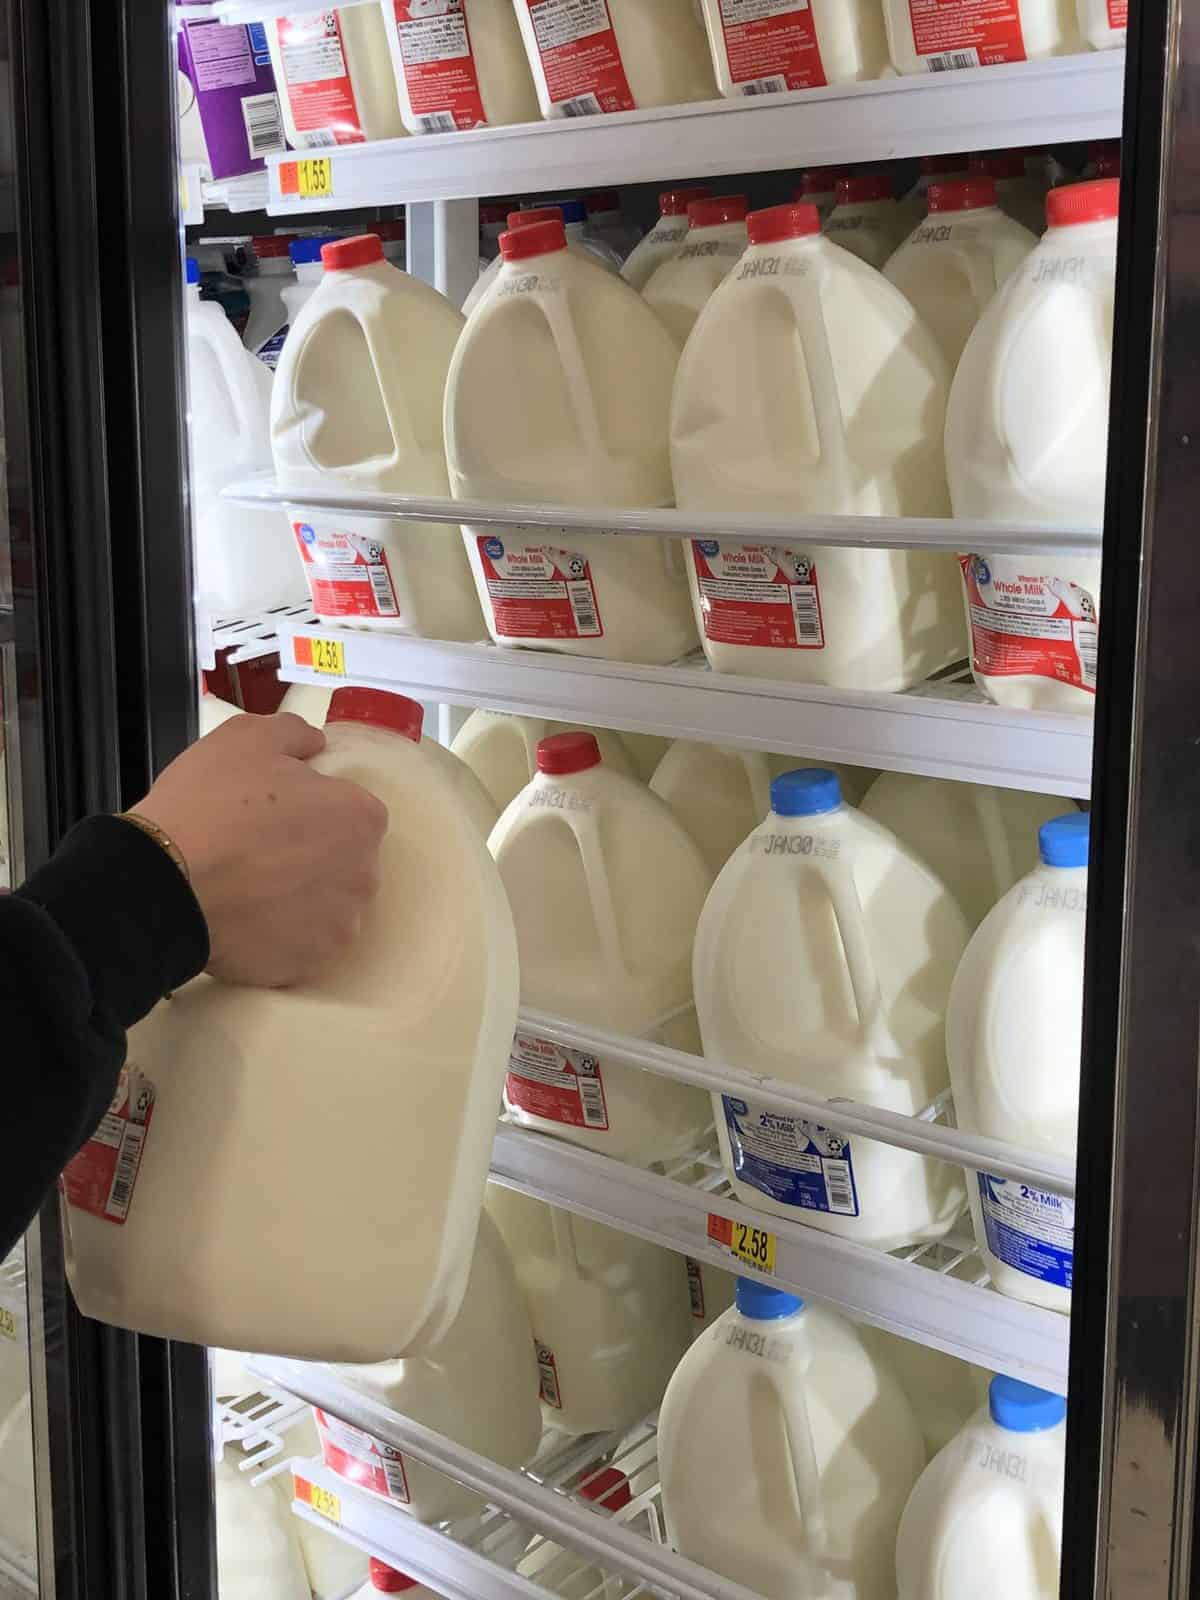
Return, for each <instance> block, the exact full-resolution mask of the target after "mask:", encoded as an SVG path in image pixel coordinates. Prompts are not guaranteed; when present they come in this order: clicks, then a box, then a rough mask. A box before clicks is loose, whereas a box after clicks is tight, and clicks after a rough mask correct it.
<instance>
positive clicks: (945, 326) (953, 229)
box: [883, 177, 1037, 372]
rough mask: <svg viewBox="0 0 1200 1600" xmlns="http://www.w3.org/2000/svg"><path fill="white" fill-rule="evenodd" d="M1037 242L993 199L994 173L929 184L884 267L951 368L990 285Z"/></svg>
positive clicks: (997, 282)
mask: <svg viewBox="0 0 1200 1600" xmlns="http://www.w3.org/2000/svg"><path fill="white" fill-rule="evenodd" d="M1036 243H1037V239H1036V237H1035V236H1034V235H1033V234H1032V233H1030V231H1029V229H1028V228H1023V227H1022V226H1021V224H1020V223H1019V222H1015V221H1014V220H1013V218H1012V217H1009V216H1006V215H1005V214H1004V212H1003V211H1001V210H1000V208H999V206H998V205H997V204H996V185H995V181H994V179H992V178H988V177H978V178H959V179H957V180H955V179H951V180H950V181H949V182H947V183H935V184H931V185H930V188H929V215H928V217H927V219H926V220H925V221H924V222H922V223H921V224H920V225H919V226H918V227H917V228H915V229H914V230H913V232H912V233H910V234H909V236H908V238H907V239H906V240H905V241H904V243H903V244H902V245H901V246H900V248H899V249H898V250H897V251H896V253H895V254H894V255H893V256H892V257H891V259H890V260H889V261H888V263H887V265H886V266H885V267H884V269H883V275H884V277H885V278H886V279H887V280H888V282H889V283H894V284H895V285H896V287H897V289H899V290H900V292H901V293H902V294H904V295H907V296H908V298H909V300H911V301H912V303H913V305H914V306H915V307H916V309H917V311H918V312H919V314H920V316H921V319H922V320H923V322H924V323H925V326H926V327H927V328H928V329H929V331H930V332H931V333H932V334H933V336H934V338H935V339H936V340H937V342H938V344H939V345H940V346H941V350H942V354H943V355H944V356H945V358H946V361H947V363H948V364H949V367H950V370H951V371H952V372H953V371H954V369H955V368H956V367H957V366H958V362H959V358H960V357H961V355H962V353H963V347H964V346H965V345H966V342H967V340H968V338H969V337H970V335H971V333H972V331H973V330H974V327H975V324H976V323H977V322H978V321H979V318H980V317H981V316H982V315H983V312H984V310H985V309H986V308H987V306H988V304H989V302H990V301H991V299H992V296H993V295H994V294H995V292H996V290H997V289H998V288H999V287H1000V286H1001V284H1003V283H1004V282H1006V281H1007V279H1008V278H1009V277H1010V276H1011V274H1012V273H1014V272H1015V271H1016V270H1017V268H1018V267H1019V266H1020V265H1021V263H1022V261H1024V259H1025V257H1026V256H1027V255H1028V254H1029V252H1030V251H1031V250H1032V249H1033V247H1034V245H1035V244H1036Z"/></svg>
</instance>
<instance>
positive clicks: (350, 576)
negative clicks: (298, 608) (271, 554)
mask: <svg viewBox="0 0 1200 1600" xmlns="http://www.w3.org/2000/svg"><path fill="white" fill-rule="evenodd" d="M292 532H293V533H294V534H295V536H296V545H297V547H298V549H299V551H300V559H301V561H302V562H303V563H304V574H305V577H306V578H307V579H308V589H309V593H310V594H311V595H312V603H313V610H314V611H315V612H316V613H317V615H318V616H319V617H390V618H397V617H399V615H400V607H399V604H398V603H397V600H396V586H395V584H394V583H393V582H392V574H391V569H390V568H389V566H388V558H387V551H386V550H385V549H384V547H383V545H382V544H380V543H379V541H378V540H377V539H372V538H370V537H369V536H368V535H366V534H361V533H348V532H346V531H345V530H344V529H342V528H339V527H338V526H337V525H336V524H335V523H330V522H324V521H317V522H293V523H292Z"/></svg>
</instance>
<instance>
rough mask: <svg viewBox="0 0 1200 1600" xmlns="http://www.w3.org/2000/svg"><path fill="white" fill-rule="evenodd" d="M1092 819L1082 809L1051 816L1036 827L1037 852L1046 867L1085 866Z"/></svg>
mask: <svg viewBox="0 0 1200 1600" xmlns="http://www.w3.org/2000/svg"><path fill="white" fill-rule="evenodd" d="M1091 824H1092V819H1091V817H1089V816H1085V815H1084V813H1083V812H1082V811H1072V812H1071V813H1070V815H1069V816H1066V817H1052V818H1051V819H1050V821H1049V822H1043V823H1042V825H1041V827H1040V828H1039V829H1038V854H1039V855H1040V856H1041V858H1042V860H1043V862H1044V863H1045V864H1046V866H1048V867H1086V866H1087V864H1088V842H1089V837H1090V829H1091Z"/></svg>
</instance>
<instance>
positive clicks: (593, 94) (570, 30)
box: [525, 0, 635, 117]
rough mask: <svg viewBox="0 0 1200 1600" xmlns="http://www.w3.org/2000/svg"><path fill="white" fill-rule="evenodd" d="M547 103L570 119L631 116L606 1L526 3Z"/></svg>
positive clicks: (631, 105)
mask: <svg viewBox="0 0 1200 1600" xmlns="http://www.w3.org/2000/svg"><path fill="white" fill-rule="evenodd" d="M525 4H526V6H527V7H528V8H529V20H530V22H531V23H532V24H533V33H534V38H535V39H536V40H537V48H538V54H539V56H540V57H541V61H542V71H543V72H544V73H545V75H546V89H547V91H548V93H549V96H550V100H551V102H552V103H553V104H554V105H556V106H560V107H561V108H562V110H563V111H564V112H565V113H566V115H567V116H569V117H587V116H596V115H598V114H599V113H600V112H602V111H632V110H634V109H635V107H634V99H633V95H632V94H631V93H630V89H629V80H628V79H627V78H626V76H625V64H624V62H623V61H622V60H621V47H620V45H619V44H618V43H617V35H616V32H615V31H614V29H613V25H612V17H611V16H610V15H609V10H608V0H525Z"/></svg>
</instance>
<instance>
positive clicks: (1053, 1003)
mask: <svg viewBox="0 0 1200 1600" xmlns="http://www.w3.org/2000/svg"><path fill="white" fill-rule="evenodd" d="M1088 821H1089V819H1088V818H1087V817H1086V816H1084V815H1083V813H1082V812H1079V811H1073V812H1071V814H1070V815H1069V816H1065V817H1056V818H1055V819H1054V820H1053V821H1052V822H1047V823H1045V824H1044V825H1043V826H1042V828H1041V830H1040V833H1039V836H1038V843H1039V850H1040V854H1041V861H1040V863H1039V865H1038V866H1036V867H1035V868H1034V869H1033V871H1032V872H1030V873H1029V874H1028V875H1027V876H1026V877H1024V878H1022V879H1021V881H1020V882H1019V883H1018V884H1016V885H1015V886H1014V887H1013V888H1012V889H1010V890H1009V891H1008V893H1007V894H1006V895H1005V896H1004V898H1003V899H1002V900H1001V901H1000V903H999V904H998V905H997V906H996V907H995V909H994V910H993V911H991V912H990V913H989V915H988V916H987V917H985V918H984V921H983V923H982V924H981V925H980V927H979V929H978V930H977V931H976V933H975V936H974V937H973V938H972V940H971V943H970V944H969V945H968V947H967V953H966V955H965V956H964V957H963V960H962V965H961V966H960V967H959V969H958V972H957V974H956V976H955V979H954V987H953V988H952V990H951V991H950V1004H949V1007H948V1009H947V1012H946V1053H947V1055H948V1057H949V1060H950V1081H951V1083H952V1085H953V1088H954V1107H955V1114H956V1116H957V1119H958V1126H959V1127H960V1128H962V1129H963V1130H964V1131H965V1132H967V1133H982V1134H986V1135H988V1136H989V1137H990V1138H993V1139H1007V1140H1008V1141H1009V1143H1010V1144H1015V1145H1019V1146H1020V1147H1021V1148H1022V1149H1023V1150H1031V1151H1034V1152H1035V1153H1036V1152H1039V1151H1044V1152H1046V1153H1047V1154H1050V1155H1055V1156H1062V1157H1064V1158H1065V1159H1066V1160H1068V1161H1073V1160H1074V1159H1075V1136H1076V1128H1077V1124H1078V1121H1079V1055H1080V1048H1081V1046H1080V1035H1081V1030H1082V1027H1083V950H1084V925H1085V922H1086V920H1087V880H1088ZM967 1195H968V1198H969V1199H970V1201H971V1214H972V1216H973V1217H974V1219H975V1236H976V1238H977V1239H978V1240H979V1245H980V1251H981V1253H982V1255H983V1260H984V1265H985V1266H986V1267H987V1269H988V1273H989V1275H990V1277H991V1280H992V1282H993V1284H994V1285H995V1286H996V1288H997V1289H999V1290H1000V1292H1001V1293H1002V1294H1009V1295H1012V1296H1013V1298H1014V1299H1016V1300H1029V1301H1031V1302H1032V1303H1033V1304H1034V1305H1041V1306H1049V1307H1050V1309H1051V1310H1053V1311H1069V1310H1070V1308H1071V1278H1072V1271H1071V1260H1072V1248H1073V1241H1074V1234H1075V1203H1074V1201H1072V1200H1068V1199H1066V1198H1065V1197H1064V1196H1062V1195H1057V1194H1051V1193H1049V1192H1046V1191H1043V1190H1041V1189H1037V1188H1035V1187H1034V1186H1033V1185H1032V1184H1022V1183H1016V1182H1014V1181H1013V1180H1012V1179H1009V1178H999V1177H996V1176H994V1175H993V1174H991V1173H987V1172H980V1173H978V1174H976V1173H968V1175H967Z"/></svg>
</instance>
